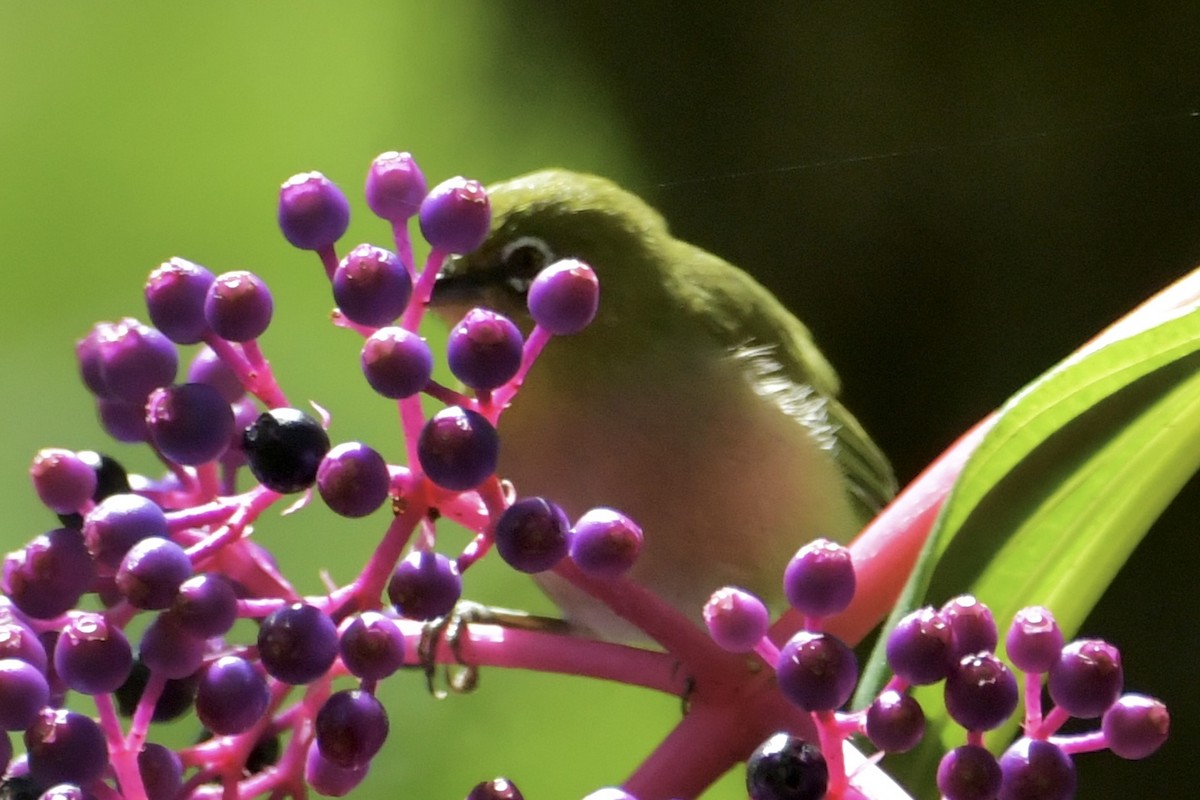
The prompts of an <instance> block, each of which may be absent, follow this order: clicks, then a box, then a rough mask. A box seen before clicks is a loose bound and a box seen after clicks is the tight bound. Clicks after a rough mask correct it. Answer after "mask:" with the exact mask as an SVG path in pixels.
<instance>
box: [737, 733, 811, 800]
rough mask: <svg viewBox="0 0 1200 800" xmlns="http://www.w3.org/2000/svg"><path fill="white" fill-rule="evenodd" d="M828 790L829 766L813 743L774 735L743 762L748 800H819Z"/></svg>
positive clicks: (788, 736) (785, 734) (782, 734)
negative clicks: (744, 764) (744, 763)
mask: <svg viewBox="0 0 1200 800" xmlns="http://www.w3.org/2000/svg"><path fill="white" fill-rule="evenodd" d="M828 788H829V766H828V765H827V764H826V763H825V756H823V755H821V751H820V750H818V749H817V748H816V747H815V746H813V745H812V744H809V743H808V742H806V741H804V740H803V739H801V738H800V737H799V736H793V735H791V734H789V733H783V732H781V733H776V734H775V735H773V736H771V738H769V739H767V740H766V741H765V742H763V743H762V744H761V745H759V746H758V748H757V749H756V750H755V751H754V752H753V753H751V755H750V758H748V759H746V794H748V795H749V796H750V800H821V798H823V797H825V791H826V790H827V789H828Z"/></svg>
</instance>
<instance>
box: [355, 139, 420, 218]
mask: <svg viewBox="0 0 1200 800" xmlns="http://www.w3.org/2000/svg"><path fill="white" fill-rule="evenodd" d="M366 195H367V206H368V207H370V209H371V212H372V213H374V214H375V216H377V217H380V218H382V219H386V220H387V221H388V222H404V221H405V220H407V219H409V218H410V217H413V216H415V215H416V213H417V211H418V210H419V209H420V208H421V201H422V200H424V199H425V176H424V175H422V174H421V170H420V168H419V167H417V162H416V161H414V160H413V157H412V155H411V154H409V153H397V152H396V151H394V150H393V151H389V152H387V153H383V154H382V155H379V156H376V158H375V160H374V161H372V162H371V167H370V169H368V170H367V186H366Z"/></svg>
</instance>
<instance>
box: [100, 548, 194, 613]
mask: <svg viewBox="0 0 1200 800" xmlns="http://www.w3.org/2000/svg"><path fill="white" fill-rule="evenodd" d="M190 577H192V562H191V560H190V559H189V558H188V555H187V553H186V552H184V549H183V548H182V547H180V546H179V545H177V544H175V542H172V541H171V540H170V539H161V538H159V537H157V536H151V537H149V538H146V539H142V540H141V541H139V542H138V543H137V544H135V545H134V546H133V547H131V548H129V552H128V553H126V554H125V558H124V559H123V560H122V561H121V567H120V569H118V570H117V588H118V589H119V590H120V591H121V594H122V595H124V596H125V598H126V599H127V600H129V602H130V603H132V604H133V605H134V606H136V607H137V608H144V609H152V610H159V609H163V608H166V607H167V606H169V605H171V603H172V602H174V600H175V595H176V594H177V593H178V592H179V587H180V586H181V585H182V584H183V582H184V581H186V580H187V579H188V578H190Z"/></svg>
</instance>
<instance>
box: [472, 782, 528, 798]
mask: <svg viewBox="0 0 1200 800" xmlns="http://www.w3.org/2000/svg"><path fill="white" fill-rule="evenodd" d="M466 800H525V795H523V794H521V790H520V789H518V788H517V785H516V784H515V783H513V782H512V781H510V780H509V779H508V778H493V779H492V780H490V781H484V782H483V783H478V784H476V785H475V788H474V789H472V790H471V793H470V794H468V795H467V797H466Z"/></svg>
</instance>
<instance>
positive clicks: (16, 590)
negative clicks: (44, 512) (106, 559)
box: [0, 528, 96, 619]
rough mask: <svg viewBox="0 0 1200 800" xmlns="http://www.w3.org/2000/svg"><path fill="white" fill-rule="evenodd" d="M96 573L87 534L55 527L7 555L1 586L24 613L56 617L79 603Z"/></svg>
mask: <svg viewBox="0 0 1200 800" xmlns="http://www.w3.org/2000/svg"><path fill="white" fill-rule="evenodd" d="M95 576H96V565H95V562H93V561H92V556H91V554H90V553H88V551H87V547H85V546H84V543H83V534H82V533H80V532H79V531H77V530H73V529H71V528H55V529H54V530H52V531H49V532H47V533H44V534H42V535H41V536H38V537H37V538H36V539H34V540H33V541H31V542H30V543H29V544H27V545H25V546H24V547H23V548H21V549H20V550H17V551H16V552H13V553H9V554H8V555H7V556H5V558H4V572H3V578H2V579H0V589H3V591H4V594H5V595H7V596H8V598H9V599H10V600H12V601H13V605H15V606H16V607H17V608H19V609H20V610H21V613H23V614H27V615H29V616H30V617H33V618H34V619H53V618H54V617H57V616H58V615H59V614H62V613H64V612H66V611H68V610H70V609H72V608H74V607H75V604H76V603H78V602H79V598H81V597H83V593H84V592H86V591H87V590H88V589H89V588H90V587H91V585H92V580H93V579H94V578H95Z"/></svg>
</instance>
